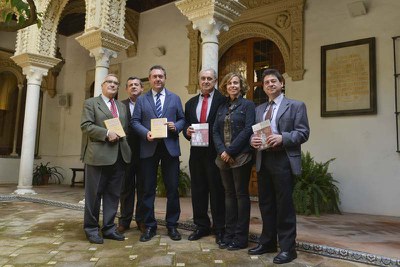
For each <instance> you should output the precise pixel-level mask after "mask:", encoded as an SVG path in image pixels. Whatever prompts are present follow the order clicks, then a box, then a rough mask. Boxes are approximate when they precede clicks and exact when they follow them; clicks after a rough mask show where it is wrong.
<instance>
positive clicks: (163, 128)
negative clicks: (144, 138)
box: [150, 118, 168, 138]
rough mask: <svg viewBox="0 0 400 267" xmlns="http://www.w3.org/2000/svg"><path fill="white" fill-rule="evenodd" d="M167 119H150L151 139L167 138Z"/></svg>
mask: <svg viewBox="0 0 400 267" xmlns="http://www.w3.org/2000/svg"><path fill="white" fill-rule="evenodd" d="M166 123H167V118H158V119H151V121H150V131H151V136H152V137H153V138H167V137H168V127H167V124H166Z"/></svg>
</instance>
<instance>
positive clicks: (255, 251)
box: [247, 244, 278, 255]
mask: <svg viewBox="0 0 400 267" xmlns="http://www.w3.org/2000/svg"><path fill="white" fill-rule="evenodd" d="M277 251H278V250H277V249H276V247H268V246H266V245H261V244H258V246H256V247H254V248H251V249H249V250H248V251H247V253H248V254H249V255H261V254H264V253H273V252H277Z"/></svg>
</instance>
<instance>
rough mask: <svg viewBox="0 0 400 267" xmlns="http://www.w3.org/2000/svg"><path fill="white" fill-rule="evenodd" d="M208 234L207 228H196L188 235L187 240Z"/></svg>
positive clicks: (197, 238)
mask: <svg viewBox="0 0 400 267" xmlns="http://www.w3.org/2000/svg"><path fill="white" fill-rule="evenodd" d="M209 234H210V231H209V230H203V229H196V230H195V231H194V232H193V233H191V234H190V235H189V237H188V240H189V241H194V240H199V239H200V238H202V237H204V236H208V235H209Z"/></svg>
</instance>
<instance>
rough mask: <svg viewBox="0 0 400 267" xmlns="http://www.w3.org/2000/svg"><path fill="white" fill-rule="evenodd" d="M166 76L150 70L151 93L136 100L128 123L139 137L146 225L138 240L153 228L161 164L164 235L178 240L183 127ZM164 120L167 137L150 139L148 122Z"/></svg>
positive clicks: (155, 68) (160, 70) (177, 101)
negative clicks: (165, 227) (164, 199)
mask: <svg viewBox="0 0 400 267" xmlns="http://www.w3.org/2000/svg"><path fill="white" fill-rule="evenodd" d="M166 78H167V74H166V71H165V69H164V68H163V67H162V66H160V65H155V66H153V67H151V68H150V73H149V82H150V86H151V90H149V91H148V92H147V93H146V94H144V95H141V96H140V97H139V98H138V100H137V101H136V106H135V110H134V112H133V117H132V120H131V125H132V128H133V129H134V131H135V132H136V133H137V134H138V135H139V136H140V163H141V164H140V165H141V168H142V169H141V171H142V175H143V199H142V208H141V211H142V212H143V213H142V215H143V222H144V224H145V226H146V230H145V232H144V233H143V234H142V236H141V237H140V241H142V242H146V241H149V240H150V239H151V238H152V237H153V236H154V235H155V234H156V229H157V221H156V218H155V217H154V200H155V192H156V186H157V169H158V165H159V163H160V162H161V172H162V177H163V180H164V183H165V186H166V189H167V212H166V218H165V219H166V221H167V229H168V236H169V237H170V238H171V239H172V240H180V239H181V235H180V233H179V232H178V230H177V226H178V220H179V216H180V213H181V210H180V203H179V193H178V179H179V156H180V155H181V151H180V147H179V133H180V132H181V131H182V129H183V127H184V125H185V118H184V113H183V108H182V102H181V100H180V98H179V96H177V95H176V94H174V93H172V92H171V91H169V90H167V89H166V88H165V87H164V86H165V80H166ZM156 118H167V128H168V136H167V138H162V139H161V138H154V137H153V135H152V133H151V131H150V130H151V127H150V126H151V120H152V119H156Z"/></svg>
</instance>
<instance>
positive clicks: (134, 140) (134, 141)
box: [121, 98, 140, 163]
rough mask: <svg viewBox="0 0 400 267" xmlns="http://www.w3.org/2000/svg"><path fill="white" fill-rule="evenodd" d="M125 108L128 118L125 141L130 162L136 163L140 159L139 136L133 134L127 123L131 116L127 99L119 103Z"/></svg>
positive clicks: (130, 126)
mask: <svg viewBox="0 0 400 267" xmlns="http://www.w3.org/2000/svg"><path fill="white" fill-rule="evenodd" d="M121 102H122V103H123V104H124V105H125V107H126V114H127V118H128V124H129V125H128V132H127V140H128V144H129V146H130V148H131V150H132V161H134V162H135V163H138V161H139V159H140V138H139V136H138V135H137V134H136V133H135V131H134V130H133V128H132V125H131V124H130V123H129V122H130V121H131V120H132V115H131V110H130V108H129V102H130V100H129V98H128V99H124V100H122V101H121Z"/></svg>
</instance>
